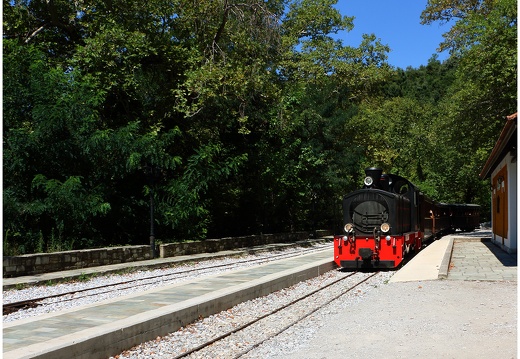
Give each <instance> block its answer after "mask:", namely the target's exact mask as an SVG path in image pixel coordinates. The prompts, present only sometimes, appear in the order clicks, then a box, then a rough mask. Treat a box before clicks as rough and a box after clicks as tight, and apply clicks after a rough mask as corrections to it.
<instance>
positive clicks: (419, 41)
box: [335, 0, 450, 69]
mask: <svg viewBox="0 0 520 359" xmlns="http://www.w3.org/2000/svg"><path fill="white" fill-rule="evenodd" d="M426 3H427V0H394V1H391V0H338V3H337V4H336V5H335V7H336V8H337V9H338V10H339V11H340V12H341V14H342V15H346V16H354V17H355V19H354V29H353V30H352V31H350V32H344V33H342V34H340V36H339V37H340V38H341V39H342V40H343V44H344V45H350V46H359V44H360V42H361V35H362V34H371V33H374V34H375V35H376V36H377V37H378V38H379V39H381V42H382V43H383V44H386V45H388V46H390V49H391V52H390V53H389V54H388V62H389V63H390V65H392V66H394V67H400V68H402V69H406V68H407V67H408V66H411V67H414V68H418V67H419V66H421V65H426V64H427V63H428V59H430V58H431V57H432V55H433V54H437V55H438V56H439V60H441V61H443V60H445V59H446V58H447V57H448V54H447V52H446V51H445V52H442V53H437V52H436V49H437V48H438V47H439V44H440V43H441V42H442V40H443V37H442V34H443V33H445V32H448V31H449V29H450V25H440V24H439V23H434V24H432V25H421V19H420V15H421V12H422V11H423V10H424V9H425V8H426Z"/></svg>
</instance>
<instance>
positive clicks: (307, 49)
mask: <svg viewBox="0 0 520 359" xmlns="http://www.w3.org/2000/svg"><path fill="white" fill-rule="evenodd" d="M335 3H336V1H334V0H291V1H289V0H270V1H259V0H241V1H235V0H219V1H213V0H200V1H186V0H175V1H163V0H150V1H147V2H136V1H130V0H111V1H104V0H103V1H100V0H94V1H74V2H72V1H67V0H52V1H41V0H36V1H34V0H32V1H23V0H9V1H7V0H5V1H4V4H3V6H4V20H3V21H4V34H3V56H4V61H3V73H4V80H3V109H4V110H3V116H4V126H3V143H4V144H3V156H4V157H3V162H4V168H3V169H4V180H3V181H4V182H3V183H4V188H3V190H4V191H3V203H4V233H3V234H4V254H19V253H29V252H38V251H54V250H63V249H73V248H85V247H93V246H105V245H117V244H145V243H147V242H148V236H149V234H150V204H151V201H152V200H153V204H154V227H155V232H156V236H157V237H158V238H160V240H162V241H164V242H169V241H181V240H187V239H203V238H208V237H222V236H229V235H239V234H253V233H260V232H264V233H268V232H281V231H291V230H304V229H306V230H311V229H317V228H334V227H335V226H336V224H337V221H338V219H339V218H341V217H340V200H341V197H342V195H343V194H344V193H346V192H348V191H350V190H352V189H355V188H357V187H358V186H359V184H360V179H361V178H362V176H363V169H364V168H365V167H366V166H371V165H377V166H381V167H383V168H384V169H385V170H386V171H391V172H394V173H398V174H400V175H403V176H406V177H409V178H411V179H412V180H413V181H414V182H416V184H417V185H419V186H420V187H421V188H423V189H424V191H425V192H427V193H428V194H429V195H430V196H432V197H433V198H435V199H437V200H440V201H450V202H475V203H480V204H482V205H483V206H484V207H485V208H486V206H488V193H487V188H488V187H487V186H486V183H485V182H483V181H480V180H479V179H478V173H479V170H480V168H481V167H482V165H483V163H484V161H485V160H486V158H487V155H488V154H489V152H490V149H491V148H492V146H493V144H494V141H495V140H496V138H497V136H498V133H499V131H500V128H501V126H502V125H503V119H504V116H506V115H508V114H510V113H513V112H515V111H516V88H517V87H516V81H517V79H516V61H517V60H516V58H517V53H516V49H517V46H516V1H512V0H497V1H469V0H466V1H464V0H461V1H458V2H455V3H454V2H452V1H444V0H430V1H429V2H428V6H427V8H426V9H425V11H424V13H423V16H422V20H423V22H424V23H425V24H429V23H431V22H434V21H441V22H450V23H454V24H455V25H454V26H453V27H452V28H451V29H449V32H447V35H446V42H445V43H444V44H442V46H443V47H444V48H447V49H449V50H450V51H451V57H450V59H449V60H447V61H445V62H442V63H441V62H440V61H438V60H437V58H436V57H435V56H432V58H431V60H430V62H429V63H428V64H427V65H425V66H421V67H420V68H418V69H413V68H408V69H394V68H391V67H390V66H389V65H388V64H387V63H386V54H387V53H388V51H389V49H388V47H387V46H385V45H383V44H381V43H380V42H379V41H378V39H377V38H376V36H375V35H366V36H365V37H364V40H363V41H362V43H360V44H359V46H358V47H352V46H345V45H344V44H343V43H342V42H341V41H339V40H337V39H335V37H334V36H333V35H334V34H336V33H338V32H340V31H349V30H351V29H352V28H353V26H354V22H353V21H354V20H353V18H351V17H347V16H341V15H340V14H339V12H338V11H337V10H336V9H335V8H334V4H335Z"/></svg>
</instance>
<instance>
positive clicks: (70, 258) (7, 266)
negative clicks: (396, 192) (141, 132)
mask: <svg viewBox="0 0 520 359" xmlns="http://www.w3.org/2000/svg"><path fill="white" fill-rule="evenodd" d="M330 234H331V232H330V231H316V237H318V238H319V237H324V236H327V235H330ZM308 238H309V232H297V233H281V234H263V235H254V236H245V237H230V238H220V239H207V240H205V241H198V242H183V243H169V244H162V245H160V246H159V250H158V251H156V252H157V253H160V257H161V258H166V257H174V256H181V255H190V254H196V253H213V252H218V251H223V250H230V249H235V248H245V247H253V246H259V245H262V244H272V243H292V242H297V241H301V240H305V239H308ZM148 259H152V254H151V250H150V246H149V245H142V246H124V247H109V248H99V249H85V250H78V251H65V252H54V253H37V254H26V255H22V256H12V257H3V263H2V266H3V277H4V278H12V277H20V276H25V275H34V274H41V273H49V272H58V271H64V270H71V269H79V268H88V267H97V266H103V265H110V264H118V263H126V262H135V261H143V260H148Z"/></svg>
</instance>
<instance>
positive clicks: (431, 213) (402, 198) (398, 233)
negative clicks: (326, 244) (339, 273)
mask: <svg viewBox="0 0 520 359" xmlns="http://www.w3.org/2000/svg"><path fill="white" fill-rule="evenodd" d="M365 174H366V177H365V179H364V185H363V188H361V189H359V190H356V191H354V192H351V193H349V194H347V195H345V196H344V197H343V203H342V205H343V228H342V229H341V232H342V233H340V234H336V235H334V262H335V263H336V264H337V265H338V266H339V267H341V268H343V269H371V268H374V269H376V268H381V269H395V268H398V267H399V266H400V265H401V264H402V262H403V259H404V258H405V257H407V256H408V255H410V254H413V253H418V252H419V251H420V250H421V248H423V246H424V245H425V243H427V242H429V241H431V240H434V239H437V238H440V237H441V236H443V235H446V234H449V233H454V232H455V231H473V230H475V229H476V228H479V227H480V223H479V218H480V217H479V216H480V206H479V205H476V204H448V203H438V202H435V201H433V200H431V199H430V198H428V197H427V196H426V195H424V194H423V193H422V192H421V191H420V190H419V188H417V187H416V186H415V185H414V184H413V183H411V182H410V181H409V180H407V179H406V178H403V177H401V176H398V175H395V174H390V173H383V170H382V169H381V168H377V167H370V168H367V169H366V170H365Z"/></svg>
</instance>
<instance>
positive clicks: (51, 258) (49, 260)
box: [2, 245, 152, 278]
mask: <svg viewBox="0 0 520 359" xmlns="http://www.w3.org/2000/svg"><path fill="white" fill-rule="evenodd" d="M147 259H152V255H151V250H150V246H149V245H147V246H144V245H143V246H124V247H109V248H99V249H84V250H78V251H64V252H54V253H36V254H25V255H22V256H12V257H5V256H4V257H3V263H2V267H3V277H4V278H11V277H20V276H24V275H33V274H41V273H49V272H58V271H63V270H70V269H78V268H88V267H98V266H104V265H109V264H117V263H125V262H135V261H143V260H147Z"/></svg>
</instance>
